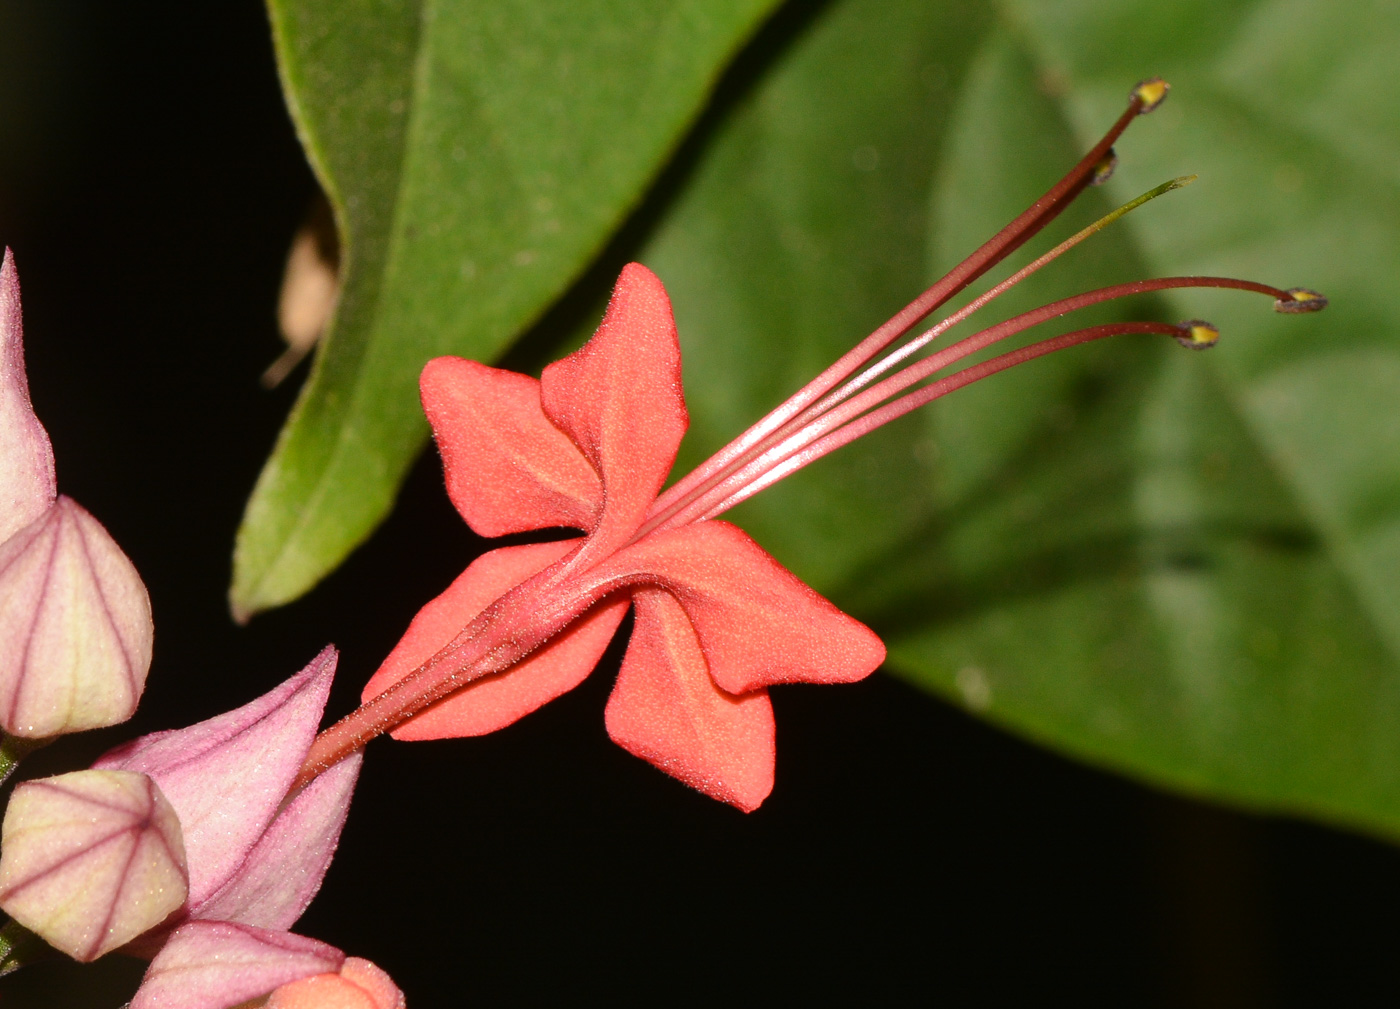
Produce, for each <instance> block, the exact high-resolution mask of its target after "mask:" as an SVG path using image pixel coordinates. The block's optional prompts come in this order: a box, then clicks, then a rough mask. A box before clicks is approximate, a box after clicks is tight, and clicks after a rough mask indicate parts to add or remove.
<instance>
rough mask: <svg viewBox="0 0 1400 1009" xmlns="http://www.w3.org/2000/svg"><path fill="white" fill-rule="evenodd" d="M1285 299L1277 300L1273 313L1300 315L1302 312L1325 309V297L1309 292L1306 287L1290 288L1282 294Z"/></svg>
mask: <svg viewBox="0 0 1400 1009" xmlns="http://www.w3.org/2000/svg"><path fill="white" fill-rule="evenodd" d="M1283 293H1284V294H1286V295H1288V297H1287V298H1279V299H1278V300H1277V301H1275V302H1274V311H1275V312H1284V313H1287V314H1288V315H1300V314H1302V313H1303V312H1321V311H1322V310H1323V309H1324V308H1326V307H1327V298H1326V296H1325V295H1321V294H1318V293H1317V292H1316V291H1310V290H1308V289H1307V288H1306V287H1290V288H1289V289H1288V290H1286V291H1284V292H1283Z"/></svg>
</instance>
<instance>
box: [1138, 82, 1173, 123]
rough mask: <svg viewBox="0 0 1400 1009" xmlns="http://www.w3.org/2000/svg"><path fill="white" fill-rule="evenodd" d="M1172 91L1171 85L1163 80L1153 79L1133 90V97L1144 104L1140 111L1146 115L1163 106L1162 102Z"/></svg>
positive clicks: (1141, 83)
mask: <svg viewBox="0 0 1400 1009" xmlns="http://www.w3.org/2000/svg"><path fill="white" fill-rule="evenodd" d="M1170 90H1171V85H1170V84H1168V83H1167V82H1166V81H1164V80H1162V78H1160V77H1151V78H1148V79H1147V80H1145V81H1142V82H1140V83H1139V84H1138V85H1137V87H1135V88H1133V94H1132V97H1134V98H1137V99H1139V100H1140V101H1141V102H1142V108H1141V109H1140V110H1139V111H1140V112H1141V113H1142V114H1144V115H1145V114H1146V113H1148V112H1151V111H1152V110H1153V109H1155V108H1156V107H1157V106H1158V105H1161V104H1162V100H1163V99H1164V98H1166V97H1167V92H1168V91H1170Z"/></svg>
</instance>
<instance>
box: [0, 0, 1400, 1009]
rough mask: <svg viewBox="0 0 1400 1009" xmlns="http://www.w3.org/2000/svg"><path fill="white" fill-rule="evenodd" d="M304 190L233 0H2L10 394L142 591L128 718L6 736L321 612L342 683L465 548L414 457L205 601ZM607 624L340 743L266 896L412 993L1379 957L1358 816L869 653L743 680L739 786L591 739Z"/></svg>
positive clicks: (266, 429) (1237, 969) (1309, 993)
mask: <svg viewBox="0 0 1400 1009" xmlns="http://www.w3.org/2000/svg"><path fill="white" fill-rule="evenodd" d="M780 42H781V35H780V34H779V35H776V36H775V35H773V34H772V33H770V34H769V35H768V36H765V37H764V40H763V42H762V43H761V44H767V45H772V44H780ZM314 192H315V184H314V182H313V180H312V178H311V176H310V173H309V171H308V169H307V167H306V164H305V162H304V160H303V158H302V156H301V153H300V150H299V148H298V146H297V142H296V139H295V136H294V134H293V131H292V127H291V124H290V122H289V120H288V118H287V115H286V113H285V111H284V109H283V107H282V103H281V98H280V94H279V91H278V86H277V79H276V73H275V68H274V65H273V60H272V53H271V45H270V42H269V38H268V32H267V26H266V22H265V17H264V14H263V11H262V9H261V7H260V5H259V4H258V2H257V0H219V2H213V0H203V2H201V3H198V4H175V3H164V4H162V3H153V2H131V0H124V2H122V3H111V2H100V0H91V2H87V3H79V2H68V0H0V244H6V245H9V246H11V247H13V249H14V250H15V253H16V256H17V257H18V263H19V267H20V275H21V279H22V282H23V287H24V307H25V323H26V331H27V342H28V348H27V349H28V359H29V370H30V381H31V383H32V392H33V397H34V401H35V405H36V408H37V410H38V412H39V414H40V417H41V419H42V420H43V421H44V423H45V424H46V425H47V427H48V429H49V432H50V434H51V435H52V437H53V441H54V447H55V451H56V453H57V458H58V472H59V485H60V489H61V490H62V491H63V492H65V493H67V494H69V495H71V496H73V497H75V498H76V499H77V500H78V501H80V502H81V503H83V504H84V505H85V506H87V507H88V508H89V509H90V510H91V511H92V512H94V513H95V514H96V515H97V516H98V517H99V518H100V519H101V520H102V521H103V522H104V523H105V524H106V525H107V527H108V528H109V529H110V530H111V531H112V533H113V534H114V535H115V536H116V538H117V540H118V541H119V542H120V543H121V544H122V546H123V547H124V548H125V549H126V551H127V552H128V553H129V554H130V556H131V557H132V559H133V560H134V561H135V562H136V564H137V566H138V567H139V568H140V570H141V572H142V574H143V576H144V577H145V579H146V582H147V584H148V586H149V588H150V591H151V596H152V600H153V603H154V607H155V617H156V628H157V631H156V652H155V663H154V666H153V668H152V671H151V676H150V681H149V684H148V692H147V695H146V699H145V701H144V702H143V704H142V707H141V710H140V712H139V713H138V715H137V716H136V718H135V719H134V720H133V721H132V722H131V723H130V724H129V725H127V726H122V727H120V728H118V729H113V730H107V731H104V732H98V733H89V734H86V735H84V736H80V737H75V738H72V739H68V740H65V741H63V742H62V743H61V744H60V745H57V746H54V747H52V748H50V749H49V750H47V751H44V752H42V753H41V754H40V755H38V756H36V757H34V758H32V759H31V762H30V763H29V764H27V765H26V767H25V769H24V773H25V774H26V775H27V776H32V775H37V774H48V773H56V772H58V771H62V770H71V769H74V768H77V767H80V766H84V765H85V764H86V763H87V762H88V761H90V760H91V759H92V758H94V757H95V756H96V755H97V754H98V753H100V752H101V751H102V750H104V749H106V748H107V747H108V746H110V745H113V744H114V743H116V742H118V741H120V740H122V739H125V738H129V737H130V736H131V735H133V734H135V733H139V732H147V731H152V730H154V729H158V728H167V727H173V726H179V725H185V724H188V723H190V722H193V721H196V720H199V719H202V718H206V717H208V716H210V715H213V714H216V713H218V712H220V711H223V710H226V709H228V708H231V707H234V706H236V705H238V704H241V703H244V702H245V701H247V700H249V699H251V698H252V697H253V696H255V695H256V694H258V693H260V692H262V691H264V690H266V689H268V688H270V687H271V686H272V685H273V684H275V683H277V682H279V681H280V680H282V679H283V678H285V677H286V676H288V675H290V674H291V673H293V672H295V671H296V670H297V669H298V668H300V667H301V665H303V664H304V663H305V662H306V661H308V660H309V659H310V658H311V657H312V656H313V655H314V654H315V653H316V651H317V650H318V649H319V648H320V647H321V646H322V645H323V644H324V643H325V642H327V641H333V642H334V643H335V644H336V645H338V646H339V647H340V648H341V649H342V665H341V670H342V672H341V678H340V682H339V684H338V686H337V689H336V691H335V693H334V695H333V696H332V700H331V712H330V714H331V715H333V716H339V715H341V714H344V713H345V712H347V711H349V710H350V709H351V708H352V707H353V705H354V701H355V696H356V695H357V694H358V691H359V688H360V685H361V684H362V683H363V682H364V680H365V679H366V678H367V677H368V675H369V674H370V673H371V672H372V671H373V670H374V668H375V667H376V666H377V664H378V662H379V661H380V659H381V658H382V657H383V656H384V655H385V654H386V653H387V651H388V650H389V649H390V648H391V647H392V645H393V644H394V642H395V641H396V640H397V637H398V635H399V634H400V633H401V632H402V630H403V628H404V627H405V626H406V625H407V622H408V620H409V618H410V617H411V616H412V614H413V613H414V611H415V610H416V608H417V606H418V605H419V604H421V603H422V602H423V601H425V600H426V599H428V598H430V597H431V596H432V595H434V594H436V593H437V592H438V591H440V590H441V588H442V587H443V586H445V585H446V584H447V582H448V581H450V579H451V578H452V577H453V576H454V575H455V574H456V573H458V572H459V571H460V570H461V569H462V567H464V566H465V564H466V562H467V561H468V560H469V559H470V557H471V556H473V554H474V553H475V552H476V551H478V550H479V549H480V542H479V541H476V540H475V539H474V537H473V536H472V535H471V534H470V532H468V531H467V529H466V527H465V526H464V525H463V524H462V522H461V521H460V520H459V519H458V518H457V516H456V515H455V513H454V512H453V511H452V510H451V508H450V506H449V505H448V502H447V499H446V496H445V495H444V494H443V492H442V489H441V480H440V476H439V472H438V469H437V463H436V460H435V459H434V458H432V457H427V458H425V459H424V460H422V461H421V462H420V463H419V465H418V466H417V467H416V469H415V470H414V472H413V475H412V477H411V479H410V481H409V483H408V485H407V487H406V488H405V490H404V492H403V495H402V497H401V499H400V502H399V506H398V508H397V510H396V511H395V512H394V515H393V517H392V518H391V519H390V521H389V523H388V524H387V525H386V526H385V527H384V528H383V529H382V530H381V531H380V532H379V533H378V534H377V535H376V536H375V537H374V539H373V540H372V541H371V542H370V543H369V544H368V545H367V546H366V547H364V548H363V549H361V550H360V551H359V552H357V553H356V554H355V555H354V557H353V558H352V559H351V561H350V562H349V563H348V564H347V565H346V566H345V567H344V568H342V569H341V570H340V571H339V572H338V573H336V574H335V575H334V576H332V577H331V578H330V579H329V580H328V582H327V583H326V584H325V585H323V586H322V587H320V588H319V589H317V590H316V591H315V592H314V593H313V594H312V595H311V596H309V597H308V598H307V599H305V600H303V601H302V602H299V603H297V604H295V605H293V606H290V607H288V608H286V609H284V610H282V611H278V612H274V613H272V614H269V615H267V616H264V617H259V618H258V619H257V620H255V621H254V622H253V624H252V625H251V626H250V627H247V628H242V629H240V628H236V627H235V626H234V625H233V624H232V623H231V622H230V620H229V618H228V616H227V610H226V608H225V602H224V592H225V587H226V585H227V583H228V577H229V555H230V549H231V544H232V540H233V532H234V529H235V527H236V525H237V522H238V519H239V515H240V513H241V510H242V507H243V502H244V500H245V499H246V497H247V494H248V491H249V490H250V488H251V487H252V484H253V481H254V479H255V477H256V475H257V472H258V469H259V467H260V465H261V463H262V461H263V459H264V457H265V455H266V454H267V452H268V450H269V448H270V446H271V444H272V441H273V439H274V437H275V435H276V432H277V429H278V427H279V425H280V423H281V420H282V418H283V417H284V416H285V414H286V412H287V410H288V408H289V406H290V404H291V401H292V398H293V396H294V389H295V386H296V384H297V383H298V382H299V381H300V378H301V374H302V373H301V372H298V373H297V374H296V375H294V376H293V379H292V380H291V381H290V382H289V383H288V384H287V386H286V387H284V388H282V389H279V390H277V391H275V392H272V393H268V392H265V391H263V390H261V389H260V388H259V387H258V383H257V379H258V375H259V374H260V372H261V371H262V369H263V368H264V367H265V366H266V365H267V364H268V363H269V362H270V361H271V360H272V359H273V357H275V356H276V354H277V353H278V351H279V349H280V344H279V341H278V338H277V334H276V329H275V323H274V304H275V300H276V293H277V288H278V284H279V282H280V275H281V269H282V262H283V257H284V255H285V252H286V248H287V245H288V242H289V240H290V237H291V234H292V232H293V230H294V229H295V227H296V226H297V224H298V223H299V221H300V220H301V218H302V216H303V215H304V214H305V212H306V209H307V207H308V205H309V203H310V201H311V199H312V197H313V194H314ZM616 661H617V655H616V648H614V653H613V654H612V655H611V657H610V659H609V660H607V661H605V663H604V666H603V668H601V669H600V670H599V672H598V673H596V674H595V675H594V676H593V677H592V678H591V679H590V680H589V682H588V683H587V684H586V685H585V686H584V687H582V688H581V689H579V690H577V691H575V692H574V693H572V694H570V695H568V696H566V697H564V698H563V699H561V700H559V701H557V702H555V703H553V704H551V705H548V706H547V707H546V708H545V709H543V710H541V711H540V712H538V713H536V714H534V715H531V716H530V717H528V718H526V719H525V720H524V721H522V722H520V723H519V724H517V725H515V726H513V727H511V728H509V729H507V730H505V731H503V732H500V733H497V734H495V735H493V736H489V737H485V738H482V739H475V740H456V741H447V742H441V743H420V744H411V745H410V744H396V743H392V742H379V743H376V744H374V745H373V746H372V747H371V748H370V752H369V759H368V761H367V763H366V768H365V772H364V776H363V778H362V781H361V785H360V787H359V791H358V794H357V797H356V800H355V804H354V806H353V808H352V810H351V815H350V822H349V825H348V828H347V830H346V833H345V837H344V839H343V842H342V845H341V850H340V853H339V855H338V857H337V859H336V861H335V864H334V865H333V866H332V868H331V872H330V875H329V876H328V878H327V881H326V886H325V889H324V891H323V892H322V894H321V895H320V896H319V897H318V898H317V900H316V902H315V904H313V905H312V907H311V909H310V911H309V912H308V913H307V915H306V916H305V917H304V918H303V919H302V921H301V922H300V924H299V925H298V926H297V930H298V931H300V932H303V933H305V934H308V935H313V936H315V937H317V938H320V939H323V940H326V941H328V942H331V943H334V944H336V945H338V946H340V947H342V948H343V949H345V950H346V951H347V952H349V953H352V954H356V955H360V956H365V957H369V958H371V959H373V960H375V961H376V962H378V963H379V964H380V965H382V966H383V967H385V968H386V969H388V970H389V971H390V972H391V973H392V974H393V975H394V977H395V978H396V980H397V981H398V982H399V983H400V985H401V986H402V987H403V988H404V989H405V991H406V992H407V994H408V998H409V1003H410V1005H412V1006H414V1007H415V1009H427V1007H435V1006H456V1005H465V1004H472V1005H486V1006H490V1005H511V1004H521V1003H540V1002H545V1001H550V1002H561V1001H563V1002H569V1003H574V1002H580V1001H583V1000H585V999H587V1000H593V1001H601V1000H603V999H606V1000H609V1001H611V1002H615V1003H620V1004H631V1003H645V1004H651V1005H686V1004H699V1003H702V1002H704V1003H713V1002H716V1001H720V1000H723V1001H727V1002H730V1003H735V1004H740V1003H743V1004H747V1003H754V1002H758V1001H760V1000H763V1001H777V1000H782V1001H784V1002H796V1001H798V1000H799V999H801V1000H811V1001H819V1002H835V1001H857V1000H858V1001H860V1002H862V1003H866V1004H881V1003H903V1002H912V1001H915V1000H919V1001H924V1002H932V1001H939V1002H943V1003H946V1004H949V1005H958V1006H961V1005H994V1004H995V1005H1010V1004H1017V1003H1029V1002H1033V1001H1034V1002H1039V1001H1042V1000H1043V1001H1051V1000H1056V1001H1065V1002H1068V1001H1070V1000H1073V1001H1074V1002H1075V1003H1077V1004H1080V1005H1140V1006H1216V1005H1220V1006H1227V1005H1228V1006H1235V1007H1245V1009H1247V1007H1253V1006H1311V1005H1318V1004H1323V1003H1330V1004H1345V1005H1358V1004H1369V1003H1372V1002H1378V1001H1381V1000H1382V999H1385V1001H1386V1002H1387V1003H1390V1002H1393V1000H1394V998H1395V995H1396V994H1397V991H1400V981H1397V954H1396V951H1397V949H1400V944H1398V943H1397V940H1400V924H1397V920H1396V918H1397V916H1396V908H1397V907H1400V857H1397V852H1396V851H1395V849H1393V848H1391V847H1388V846H1385V845H1382V844H1378V843H1375V842H1371V841H1367V840H1363V839H1359V838H1356V837H1351V836H1346V835H1342V834H1338V833H1334V832H1331V831H1328V830H1326V829H1323V828H1319V827H1315V826H1310V825H1304V824H1297V823H1291V822H1279V821H1271V820H1264V819H1256V818H1251V817H1246V816H1241V815H1238V814H1235V813H1231V812H1227V811H1223V810H1219V809H1215V808H1211V807H1207V806H1203V805H1199V804H1196V803H1193V802H1189V801H1186V800H1183V799H1177V798H1169V797H1165V796H1162V795H1160V794H1157V793H1154V792H1150V791H1147V790H1145V789H1142V788H1139V787H1137V786H1135V785H1132V784H1129V783H1126V782H1124V781H1121V780H1118V779H1116V778H1112V777H1109V776H1106V775H1103V774H1100V773H1097V772H1094V771H1091V770H1086V769H1084V768H1082V767H1079V766H1077V765H1074V764H1071V763H1068V762H1066V761H1064V760H1061V759H1060V758H1058V757H1055V756H1052V755H1050V754H1048V753H1046V752H1043V751H1040V750H1037V749H1034V748H1032V747H1029V746H1027V745H1025V744H1023V743H1020V742H1018V741H1016V740H1014V739H1012V738H1009V737H1007V736H1005V735H1003V734H1001V733H999V732H997V731H995V730H992V729H989V728H987V727H985V726H983V725H981V724H979V723H977V722H974V721H971V720H969V719H968V718H967V717H965V716H964V715H962V714H960V713H958V712H956V711H954V710H953V709H951V708H949V707H947V706H945V705H943V704H941V703H939V702H937V701H935V700H932V699H930V698H928V697H926V696H924V695H922V694H919V693H917V692H915V691H914V690H912V689H910V688H909V687H907V686H905V685H903V684H901V683H898V682H896V681H895V680H893V679H890V678H885V677H882V676H876V677H874V678H872V679H871V680H870V681H867V682H866V683H863V684H860V685H857V686H852V687H840V688H820V689H818V688H802V687H792V688H780V689H778V690H777V691H775V696H774V702H775V706H776V709H777V716H778V722H779V733H780V741H781V745H780V756H779V765H778V781H777V788H776V790H775V792H774V795H773V797H772V798H771V799H770V800H769V801H768V802H767V803H766V804H765V805H764V807H763V808H762V809H761V810H760V811H759V812H757V813H755V814H753V815H750V816H744V815H742V814H740V813H737V812H735V811H734V810H732V809H729V808H727V807H725V806H721V805H719V804H718V803H715V802H713V801H711V800H709V799H706V798H704V797H702V796H700V795H698V794H696V793H693V792H691V791H689V790H687V789H686V788H684V787H683V786H681V785H679V784H677V783H675V782H673V781H671V780H670V779H668V778H666V777H664V776H663V775H661V774H659V773H657V772H656V771H654V770H653V769H651V768H650V767H649V766H647V765H645V764H643V763H642V762H640V761H638V760H635V759H634V758H632V757H630V756H628V755H627V754H625V753H624V752H623V751H622V750H620V749H618V748H617V747H615V746H613V745H612V744H611V743H610V742H609V741H608V739H607V737H606V734H605V732H604V729H603V718H602V710H603V705H604V702H605V698H606V695H607V691H608V689H609V685H610V684H609V680H610V676H609V675H608V673H609V671H610V668H611V669H615V668H616ZM610 664H611V665H610ZM141 970H142V965H141V964H140V963H138V962H136V961H130V960H124V959H122V958H120V957H117V956H110V957H108V958H106V959H105V960H103V961H101V962H99V963H98V964H96V965H94V966H91V967H87V968H78V967H76V966H75V965H72V964H68V963H64V962H61V961H58V960H54V961H51V962H48V963H43V964H39V965H35V966H33V967H30V968H27V969H26V970H24V971H22V972H21V973H19V974H18V975H15V976H14V977H11V978H7V979H5V980H4V981H2V982H0V1005H3V1006H5V1007H6V1009H9V1007H15V1009H19V1007H29V1006H33V1007H41V1006H42V1007H53V1006H99V1007H102V1006H117V1005H120V1004H121V1003H122V1002H123V1001H125V999H126V998H128V997H129V996H130V993H131V991H132V990H133V989H134V987H135V985H136V983H137V982H138V980H139V977H140V972H141ZM1387 996H1388V998H1387Z"/></svg>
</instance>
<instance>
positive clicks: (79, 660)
mask: <svg viewBox="0 0 1400 1009" xmlns="http://www.w3.org/2000/svg"><path fill="white" fill-rule="evenodd" d="M153 633H154V631H153V625H152V623H151V601H150V598H149V596H147V594H146V586H145V584H144V583H143V582H142V581H141V576H140V575H139V574H137V572H136V568H135V567H134V566H133V565H132V563H131V561H130V560H128V559H127V556H126V554H124V553H122V550H121V548H120V547H119V546H117V544H116V542H115V541H114V540H113V539H112V537H111V536H110V535H108V533H107V530H106V529H104V528H103V527H102V524H101V523H100V522H98V521H97V520H96V519H95V518H93V517H92V516H91V515H89V514H88V513H87V511H85V510H84V509H83V508H82V507H81V506H80V505H78V504H77V503H76V502H74V501H73V500H71V499H70V498H67V497H60V498H58V499H57V500H56V501H55V502H54V503H53V505H52V506H51V507H49V508H48V509H47V510H46V511H45V512H44V513H43V514H41V515H40V516H39V518H37V519H35V520H34V521H33V522H32V523H30V524H29V525H28V526H26V527H25V528H23V529H21V530H19V531H18V532H16V533H15V534H14V535H13V536H11V537H10V538H9V539H8V540H6V541H5V542H4V543H3V544H0V725H3V727H4V729H5V731H6V732H9V733H11V734H13V735H19V736H29V737H44V736H54V735H58V734H59V733H64V732H77V731H80V730H82V729H92V728H97V727H100V726H104V725H115V724H116V723H118V722H123V721H125V720H126V719H128V718H130V717H131V715H132V713H133V712H134V711H135V710H136V704H137V702H138V701H139V700H140V698H141V691H142V690H143V689H144V687H145V684H146V673H147V671H148V670H149V669H150V665H151V642H152V637H153Z"/></svg>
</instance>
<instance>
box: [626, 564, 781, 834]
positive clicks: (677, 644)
mask: <svg viewBox="0 0 1400 1009" xmlns="http://www.w3.org/2000/svg"><path fill="white" fill-rule="evenodd" d="M632 602H633V603H634V605H635V606H636V607H637V610H636V612H637V623H636V627H635V628H634V629H633V631H632V640H631V643H630V644H628V646H627V657H626V658H625V659H623V660H622V671H621V673H619V674H618V677H617V685H616V686H615V687H613V692H612V696H611V697H609V698H608V708H607V712H606V719H607V726H608V735H610V736H612V738H613V740H614V742H616V743H617V744H618V745H619V746H621V747H622V748H623V749H624V750H626V751H627V752H628V753H631V754H633V755H635V756H638V757H641V758H642V759H643V760H645V761H648V762H650V763H651V764H653V765H655V766H656V767H658V768H660V769H661V770H663V771H665V772H666V773H667V774H669V775H671V776H672V777H674V778H679V779H680V780H681V781H684V782H685V783H686V784H687V785H689V786H690V787H692V788H695V789H698V790H699V791H701V792H704V793H705V794H706V795H708V796H711V797H713V798H716V799H719V800H720V801H722V802H728V803H730V804H732V805H735V806H738V807H739V808H740V809H742V810H743V811H744V812H746V813H749V812H752V811H753V810H755V809H757V808H758V806H759V803H761V802H762V801H763V800H764V799H766V798H767V797H768V793H769V792H771V791H772V790H773V706H772V704H770V703H769V701H768V691H766V690H755V691H752V692H750V693H747V694H744V695H742V696H740V697H735V696H734V695H733V694H727V693H725V692H724V691H723V690H720V689H719V688H718V687H716V686H715V684H714V680H712V679H711V678H710V674H709V670H708V668H707V667H706V664H705V656H704V654H703V653H702V652H701V651H700V642H699V640H698V639H697V638H696V637H695V630H694V628H693V627H691V624H690V620H689V619H688V618H687V617H686V615H685V611H684V610H683V609H681V606H680V604H679V603H677V602H676V600H675V597H673V596H672V595H670V594H669V593H667V592H663V591H660V590H658V589H640V590H638V591H637V592H636V593H635V594H634V595H633V597H632Z"/></svg>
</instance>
